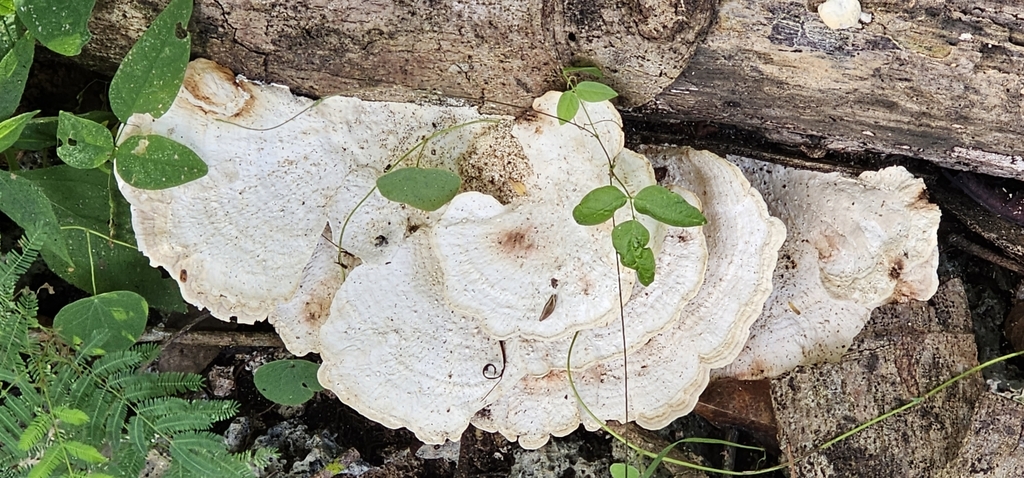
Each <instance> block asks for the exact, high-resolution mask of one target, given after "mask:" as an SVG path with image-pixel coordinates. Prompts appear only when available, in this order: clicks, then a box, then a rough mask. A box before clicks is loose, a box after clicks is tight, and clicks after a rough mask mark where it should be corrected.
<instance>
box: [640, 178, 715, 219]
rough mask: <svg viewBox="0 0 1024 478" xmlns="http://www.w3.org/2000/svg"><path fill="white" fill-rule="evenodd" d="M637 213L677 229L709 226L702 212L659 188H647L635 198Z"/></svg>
mask: <svg viewBox="0 0 1024 478" xmlns="http://www.w3.org/2000/svg"><path fill="white" fill-rule="evenodd" d="M633 207H635V208H636V212H638V213H640V214H646V215H648V216H651V217H653V218H655V219H657V220H658V221H660V222H663V223H665V224H668V225H669V226H675V227H692V226H701V225H704V224H707V222H708V220H707V219H705V218H704V215H703V214H701V212H700V210H699V209H697V208H695V207H693V206H692V205H691V204H690V203H688V202H686V199H683V197H682V196H680V195H678V194H676V193H674V192H672V191H669V190H668V189H666V188H664V187H662V186H658V185H657V184H655V185H653V186H647V187H646V188H643V189H641V190H640V192H638V193H636V197H635V198H633Z"/></svg>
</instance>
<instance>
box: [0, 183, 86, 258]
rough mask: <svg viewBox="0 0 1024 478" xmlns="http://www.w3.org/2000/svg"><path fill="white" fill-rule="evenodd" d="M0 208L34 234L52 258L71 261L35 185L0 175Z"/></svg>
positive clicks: (52, 216) (50, 214)
mask: <svg viewBox="0 0 1024 478" xmlns="http://www.w3.org/2000/svg"><path fill="white" fill-rule="evenodd" d="M0 211H3V212H4V213H5V214H7V216H8V217H10V218H11V220H13V221H14V222H16V223H18V225H19V226H21V227H22V228H23V229H25V232H26V233H27V234H28V235H30V236H32V237H38V240H39V241H40V242H41V243H42V244H44V245H45V247H47V248H48V249H49V250H50V251H52V252H53V254H54V255H55V256H56V257H59V258H60V259H62V260H64V261H67V262H69V263H70V262H72V259H71V256H70V255H69V253H68V249H67V247H66V246H65V245H64V242H63V241H62V240H61V239H62V232H61V230H60V225H59V223H58V222H57V216H56V214H55V213H54V211H53V208H52V207H51V206H50V201H49V200H47V198H46V195H45V194H44V193H43V191H42V190H41V189H40V188H39V186H37V185H36V184H34V183H32V182H31V181H29V180H27V179H25V178H23V177H20V176H15V175H12V174H0Z"/></svg>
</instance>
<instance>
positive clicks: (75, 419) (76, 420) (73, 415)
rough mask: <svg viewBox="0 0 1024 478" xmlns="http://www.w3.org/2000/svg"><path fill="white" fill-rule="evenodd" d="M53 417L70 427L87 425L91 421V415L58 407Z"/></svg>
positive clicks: (75, 409)
mask: <svg viewBox="0 0 1024 478" xmlns="http://www.w3.org/2000/svg"><path fill="white" fill-rule="evenodd" d="M53 416H55V417H57V419H58V420H60V421H62V422H64V423H67V424H69V425H85V424H86V423H88V421H89V415H86V414H85V412H83V411H81V410H79V409H77V408H68V407H56V408H54V409H53Z"/></svg>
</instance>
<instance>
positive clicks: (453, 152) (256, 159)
mask: <svg viewBox="0 0 1024 478" xmlns="http://www.w3.org/2000/svg"><path fill="white" fill-rule="evenodd" d="M312 105H313V102H312V100H309V99H306V98H301V97H296V96H294V95H292V94H291V93H290V92H289V91H288V89H287V88H284V87H281V86H275V85H261V84H258V83H253V82H249V81H246V80H244V79H241V78H238V79H236V78H235V77H234V76H233V74H232V73H231V72H230V71H229V70H227V69H225V68H223V67H221V66H218V65H216V64H215V63H213V62H210V61H208V60H195V61H193V62H191V63H190V64H189V67H188V69H187V71H186V75H185V80H184V82H183V85H182V89H181V91H180V92H179V95H178V97H177V98H176V99H175V101H174V104H173V105H172V107H171V109H170V110H169V111H168V112H167V113H166V114H165V115H164V116H162V117H160V118H159V119H153V118H152V117H150V116H149V115H135V116H133V117H132V118H131V119H130V120H129V122H128V123H127V124H126V125H125V127H124V130H123V134H122V136H123V137H127V136H131V135H138V134H150V133H155V134H160V135H163V136H166V137H169V138H171V139H173V140H175V141H178V142H179V143H182V144H184V145H186V146H188V147H189V148H191V149H192V150H193V151H195V152H196V153H197V154H198V155H199V157H201V158H202V159H203V160H204V161H205V162H206V163H207V166H208V168H209V173H208V174H207V175H206V176H204V177H202V178H200V179H198V180H196V181H192V182H190V183H187V184H184V185H181V186H177V187H173V188H169V189H164V190H157V191H152V190H141V189H136V188H134V187H132V186H130V185H128V184H127V183H125V182H123V181H122V180H121V178H120V177H119V176H118V185H119V188H120V190H121V192H122V193H123V194H124V196H125V198H126V199H127V200H128V202H129V203H130V204H131V209H132V227H133V229H134V230H135V233H136V239H137V241H138V244H139V249H140V250H141V251H142V252H143V253H144V254H146V256H147V257H149V259H150V264H151V265H153V266H154V267H163V268H164V269H166V270H167V271H168V272H169V273H170V275H171V277H173V278H174V279H175V280H176V281H177V282H178V285H179V287H180V290H181V294H182V297H183V298H184V299H185V300H186V301H188V302H189V303H191V304H193V305H196V306H198V307H201V308H202V307H205V308H207V309H209V310H210V312H211V313H212V314H213V316H214V317H217V318H219V319H221V320H230V319H232V318H234V319H237V321H238V322H241V323H253V322H255V321H258V320H263V319H265V318H267V316H268V315H269V314H271V313H272V312H274V311H275V309H276V308H277V307H278V306H280V305H282V304H285V303H286V302H288V301H289V300H291V299H293V298H294V296H295V294H296V293H297V292H298V291H299V284H300V282H301V281H302V278H303V274H304V272H303V271H304V270H306V269H307V265H308V264H309V262H310V259H311V258H312V257H313V255H314V251H315V249H316V248H317V243H318V241H320V236H321V233H322V232H323V230H324V228H325V227H326V226H327V225H328V222H329V221H330V223H331V224H332V225H333V226H334V230H335V232H334V234H335V235H337V234H338V230H339V229H340V224H341V223H342V222H343V221H342V219H344V216H343V215H342V213H341V212H338V211H340V210H342V209H344V211H345V213H347V212H348V211H349V210H350V208H349V209H345V206H344V205H345V204H355V203H356V202H357V201H358V200H359V199H360V198H361V197H362V195H363V194H365V193H366V192H368V191H370V190H371V189H372V188H373V186H374V181H375V179H376V177H377V176H379V172H380V171H383V170H384V168H385V167H386V166H387V165H388V164H389V163H390V162H392V161H394V160H395V159H396V158H397V157H398V156H400V155H401V154H402V152H404V151H406V150H408V149H409V148H411V147H412V146H413V145H414V144H415V143H416V142H417V141H420V140H421V139H423V138H425V137H427V136H428V135H430V134H432V133H433V132H435V131H436V130H437V129H438V128H443V127H447V126H450V125H454V124H458V123H462V122H466V121H469V120H474V119H479V118H481V117H482V116H481V115H480V114H479V113H477V112H476V111H475V110H474V109H473V108H464V107H450V106H424V105H413V104H402V103H383V102H380V103H376V102H367V101H361V100H358V99H355V98H340V97H335V98H329V99H327V100H324V101H323V102H322V103H321V104H319V105H318V106H316V107H314V108H311V109H308V110H307V108H309V107H310V106H312ZM292 117H294V118H293V119H291V120H289V118H292ZM253 128H269V129H266V130H261V131H257V130H254V129H253ZM474 132H479V130H475V129H474V128H472V127H471V128H466V131H463V132H460V133H459V134H457V135H455V136H456V137H458V136H459V135H472V134H475V133H474ZM456 139H458V140H456ZM470 142H471V141H465V138H462V137H458V138H455V139H452V138H447V139H445V138H441V139H440V140H439V141H437V142H433V143H432V146H434V147H433V148H430V150H429V151H426V152H425V153H424V158H423V160H422V161H423V162H424V164H426V165H431V166H433V165H446V166H448V167H450V168H454V164H453V163H454V161H455V158H458V157H459V156H460V155H461V154H462V152H464V150H465V148H466V145H467V144H469V143H470ZM365 171H372V172H373V174H370V173H365ZM360 172H363V173H362V174H359V173H360ZM388 211H389V213H390V214H392V216H391V217H390V219H391V220H392V222H393V223H395V224H399V223H401V224H403V225H404V223H405V222H407V220H409V217H410V216H416V214H414V213H408V214H407V213H406V212H404V211H403V210H401V208H398V207H391V208H390V209H388ZM339 217H340V219H339ZM403 227H404V226H403ZM360 230H361V231H364V235H363V236H360V237H359V238H358V239H359V242H358V244H353V245H352V247H353V249H357V250H360V251H365V252H366V253H367V254H370V253H371V252H373V250H374V242H375V238H376V237H377V236H378V235H380V233H379V232H375V231H374V230H373V229H370V228H365V229H360ZM333 239H334V242H335V243H337V238H336V237H335V238H333ZM393 245H394V244H393ZM345 246H346V247H347V246H348V244H345ZM278 317H283V316H280V315H279V316H278ZM295 319H296V320H302V319H301V317H296V318H295ZM278 323H281V322H280V321H278Z"/></svg>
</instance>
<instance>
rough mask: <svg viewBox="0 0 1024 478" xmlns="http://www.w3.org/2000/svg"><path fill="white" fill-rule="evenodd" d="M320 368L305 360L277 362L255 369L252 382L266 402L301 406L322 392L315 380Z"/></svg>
mask: <svg viewBox="0 0 1024 478" xmlns="http://www.w3.org/2000/svg"><path fill="white" fill-rule="evenodd" d="M319 369H320V366H319V365H317V364H315V363H313V362H308V361H306V360H278V361H275V362H270V363H268V364H266V365H263V366H262V367H260V368H258V369H256V373H254V374H253V381H254V382H255V383H256V388H257V389H258V390H259V391H260V393H261V394H262V395H263V396H264V397H266V398H267V399H268V400H270V401H272V402H274V403H280V404H281V405H289V406H293V405H302V404H303V403H306V401H308V400H309V399H311V398H313V394H314V393H316V392H319V391H321V390H323V389H324V388H323V387H321V386H320V382H319V381H318V380H317V378H316V372H317V370H319Z"/></svg>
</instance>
